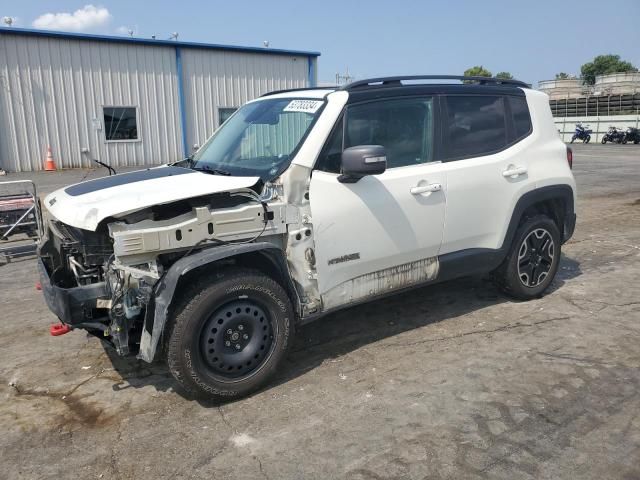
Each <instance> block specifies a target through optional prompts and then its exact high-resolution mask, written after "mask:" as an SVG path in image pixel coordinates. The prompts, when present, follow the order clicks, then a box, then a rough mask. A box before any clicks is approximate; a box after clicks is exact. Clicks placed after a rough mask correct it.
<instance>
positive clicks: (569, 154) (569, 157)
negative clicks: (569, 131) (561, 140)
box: [567, 147, 573, 168]
mask: <svg viewBox="0 0 640 480" xmlns="http://www.w3.org/2000/svg"><path fill="white" fill-rule="evenodd" d="M567 163H568V164H569V168H573V151H572V150H571V149H570V148H569V147H567Z"/></svg>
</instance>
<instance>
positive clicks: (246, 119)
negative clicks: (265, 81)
mask: <svg viewBox="0 0 640 480" xmlns="http://www.w3.org/2000/svg"><path fill="white" fill-rule="evenodd" d="M323 105H324V101H323V100H312V99H292V98H276V99H268V100H260V101H257V102H253V103H248V104H246V105H245V106H244V107H242V108H240V109H239V110H238V111H237V112H236V113H234V114H233V115H232V116H231V117H230V118H229V119H228V120H227V121H226V122H225V123H224V124H223V125H222V126H221V127H220V128H219V129H218V130H217V131H216V133H214V135H213V136H212V137H211V138H210V139H209V140H208V141H207V143H206V144H205V145H203V146H202V148H200V149H199V150H198V151H197V152H196V153H195V154H194V155H193V158H192V167H193V168H195V169H197V170H200V169H201V170H203V171H210V172H212V173H217V174H222V175H237V176H248V177H260V178H261V179H262V180H272V179H274V178H275V177H277V176H278V175H280V174H281V173H282V172H283V171H284V170H285V169H286V168H287V167H288V166H289V161H290V159H291V157H292V155H293V154H294V153H295V152H296V150H297V149H298V146H299V144H300V143H301V141H302V139H303V138H304V137H305V135H306V134H307V132H308V131H309V129H310V128H311V125H312V124H313V122H314V121H315V119H316V118H317V117H318V115H319V114H320V110H321V108H322V106H323Z"/></svg>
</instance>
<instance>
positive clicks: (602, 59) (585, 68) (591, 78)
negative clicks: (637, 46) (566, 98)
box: [580, 54, 638, 85]
mask: <svg viewBox="0 0 640 480" xmlns="http://www.w3.org/2000/svg"><path fill="white" fill-rule="evenodd" d="M637 71H638V69H637V68H636V67H634V66H633V65H632V64H630V63H629V62H625V61H624V60H620V55H611V54H609V55H598V56H597V57H595V58H594V59H593V60H592V61H591V62H587V63H585V64H584V65H582V67H580V72H581V73H582V81H583V82H584V84H585V85H593V84H594V83H596V76H597V75H606V74H607V73H618V72H637Z"/></svg>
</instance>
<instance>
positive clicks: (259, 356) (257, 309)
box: [167, 268, 295, 401]
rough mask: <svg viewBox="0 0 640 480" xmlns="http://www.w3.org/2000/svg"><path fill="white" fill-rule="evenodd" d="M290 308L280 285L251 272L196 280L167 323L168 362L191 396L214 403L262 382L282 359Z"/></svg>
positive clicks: (290, 335)
mask: <svg viewBox="0 0 640 480" xmlns="http://www.w3.org/2000/svg"><path fill="white" fill-rule="evenodd" d="M294 318H295V316H294V312H293V308H292V306H291V302H290V301H289V297H288V296H287V293H286V292H285V290H284V288H282V286H281V285H280V284H278V283H277V282H276V281H275V280H273V279H272V278H270V277H268V276H266V275H264V274H262V273H261V272H258V271H256V270H250V269H244V268H229V269H225V270H221V271H217V272H215V273H214V274H213V275H211V276H207V277H203V278H201V279H200V280H198V281H196V282H195V283H194V284H193V285H192V286H191V287H190V288H189V289H188V290H187V291H186V292H184V294H183V295H182V297H181V300H180V301H179V303H178V304H177V307H176V308H175V312H174V315H173V316H172V317H171V320H170V323H169V325H168V335H167V338H168V340H167V364H168V366H169V369H170V371H171V374H172V375H173V376H174V378H175V379H176V380H177V381H178V383H180V385H181V386H182V387H183V388H184V389H185V390H186V391H187V392H189V393H190V394H192V395H194V396H196V397H206V398H208V399H213V400H217V401H221V400H230V399H232V398H237V397H242V396H245V395H248V394H249V393H251V392H253V391H255V390H257V389H259V388H260V387H262V386H263V385H265V384H266V383H267V382H268V381H269V379H270V378H271V377H272V376H273V375H274V373H275V372H276V370H277V368H278V366H279V365H280V364H281V363H282V360H283V359H284V358H285V357H286V355H287V353H288V350H289V348H290V346H291V343H292V341H293V336H294V323H295V322H294Z"/></svg>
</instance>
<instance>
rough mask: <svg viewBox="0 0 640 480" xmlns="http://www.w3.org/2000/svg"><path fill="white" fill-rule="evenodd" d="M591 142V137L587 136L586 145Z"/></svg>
mask: <svg viewBox="0 0 640 480" xmlns="http://www.w3.org/2000/svg"><path fill="white" fill-rule="evenodd" d="M590 141H591V135H587V136H586V137H585V139H584V143H589V142H590Z"/></svg>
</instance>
